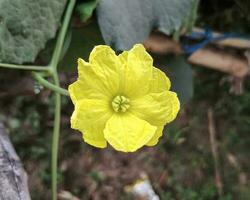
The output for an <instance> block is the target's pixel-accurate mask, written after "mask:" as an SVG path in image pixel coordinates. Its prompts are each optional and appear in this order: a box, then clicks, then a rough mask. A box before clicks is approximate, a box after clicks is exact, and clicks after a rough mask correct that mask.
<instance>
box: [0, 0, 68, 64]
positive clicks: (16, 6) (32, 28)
mask: <svg viewBox="0 0 250 200" xmlns="http://www.w3.org/2000/svg"><path fill="white" fill-rule="evenodd" d="M66 2H67V1H66V0H35V1H34V0H11V1H10V0H1V1H0V62H5V63H16V64H22V63H27V62H34V61H35V59H36V56H37V54H38V53H39V51H40V50H41V49H43V48H44V47H45V44H46V42H47V41H48V40H49V39H51V38H53V37H55V35H56V31H57V29H58V27H59V25H60V19H61V16H62V14H63V11H64V7H65V5H66Z"/></svg>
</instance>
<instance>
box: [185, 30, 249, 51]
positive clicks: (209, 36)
mask: <svg viewBox="0 0 250 200" xmlns="http://www.w3.org/2000/svg"><path fill="white" fill-rule="evenodd" d="M236 37H237V38H239V37H240V38H245V37H244V36H242V35H241V34H236V33H225V34H222V35H220V36H217V37H213V32H212V30H211V29H209V28H206V29H205V30H204V32H192V33H191V34H189V35H186V36H184V42H182V48H183V50H184V52H185V53H186V54H187V55H191V54H192V53H194V52H195V51H197V50H198V49H201V48H203V47H204V46H206V45H207V44H208V43H210V42H212V41H218V40H224V39H227V38H236ZM198 39H201V42H199V43H196V44H186V43H185V41H186V40H198Z"/></svg>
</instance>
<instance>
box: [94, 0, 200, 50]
mask: <svg viewBox="0 0 250 200" xmlns="http://www.w3.org/2000/svg"><path fill="white" fill-rule="evenodd" d="M194 3H196V4H197V0H100V1H99V4H98V6H97V14H98V22H99V26H100V28H101V32H102V35H103V38H104V40H105V42H106V43H107V44H109V45H111V46H113V47H115V48H116V49H118V50H124V49H130V48H131V47H132V46H133V44H134V43H138V42H143V41H144V40H145V39H146V38H147V36H148V35H149V33H150V32H151V31H152V29H158V30H160V31H162V32H163V33H166V34H171V33H173V32H176V31H179V30H180V28H181V27H182V26H183V25H188V24H189V25H190V22H189V23H188V24H187V19H189V18H190V20H193V19H192V18H193V16H194V14H193V11H194V9H197V6H196V7H195V6H194Z"/></svg>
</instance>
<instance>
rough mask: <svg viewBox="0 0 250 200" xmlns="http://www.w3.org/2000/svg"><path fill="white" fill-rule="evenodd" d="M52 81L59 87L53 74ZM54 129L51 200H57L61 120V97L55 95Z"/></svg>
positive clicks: (56, 77) (57, 94)
mask: <svg viewBox="0 0 250 200" xmlns="http://www.w3.org/2000/svg"><path fill="white" fill-rule="evenodd" d="M53 79H54V82H55V85H57V86H58V87H59V79H58V75H57V74H54V75H53ZM54 112H55V113H54V129H53V137H52V150H51V176H52V185H51V186H52V200H56V199H57V162H58V146H59V137H60V120H61V95H60V94H59V93H55V111H54Z"/></svg>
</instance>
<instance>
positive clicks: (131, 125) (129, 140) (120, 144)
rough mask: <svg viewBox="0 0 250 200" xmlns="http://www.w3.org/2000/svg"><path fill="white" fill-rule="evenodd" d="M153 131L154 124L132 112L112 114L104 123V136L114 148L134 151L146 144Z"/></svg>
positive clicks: (154, 128)
mask: <svg viewBox="0 0 250 200" xmlns="http://www.w3.org/2000/svg"><path fill="white" fill-rule="evenodd" d="M155 131H156V127H155V126H152V125H150V124H149V123H148V122H146V121H144V120H141V119H139V118H138V117H136V116H134V115H132V114H129V113H126V114H114V115H113V116H112V117H111V118H110V119H109V120H108V122H107V124H106V127H105V129H104V137H105V139H106V140H107V141H108V143H109V144H110V145H111V146H113V147H114V148H115V149H116V150H118V151H123V152H134V151H136V150H137V149H139V148H141V147H142V146H143V145H145V144H147V143H148V141H149V140H150V139H151V138H152V137H153V135H154V134H155Z"/></svg>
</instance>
